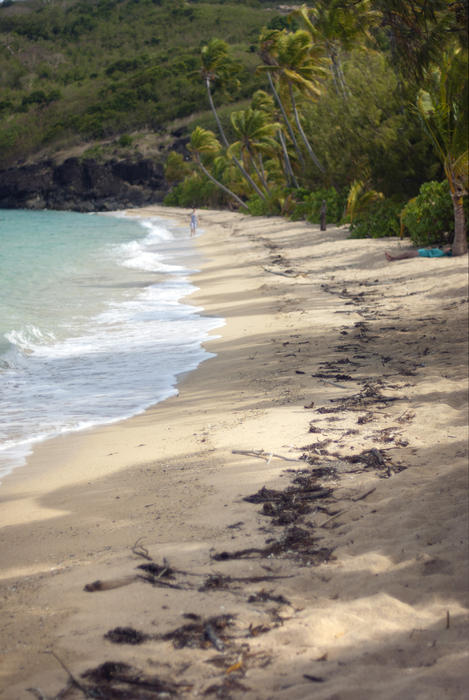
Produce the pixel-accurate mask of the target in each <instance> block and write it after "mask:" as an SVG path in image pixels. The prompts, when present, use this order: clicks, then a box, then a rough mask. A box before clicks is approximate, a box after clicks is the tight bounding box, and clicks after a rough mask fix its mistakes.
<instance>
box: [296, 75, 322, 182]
mask: <svg viewBox="0 0 469 700" xmlns="http://www.w3.org/2000/svg"><path fill="white" fill-rule="evenodd" d="M288 89H289V91H290V100H291V106H292V109H293V114H294V116H295V123H296V126H297V128H298V131H299V132H300V134H301V138H302V139H303V143H304V145H305V146H306V150H307V151H308V153H309V155H310V157H311V160H312V161H313V163H314V164H315V166H316V167H317V168H319V170H320V171H321V172H322V173H325V172H326V171H325V169H324V168H323V166H322V165H321V163H320V162H319V160H318V157H317V156H316V154H315V152H314V151H313V149H312V148H311V144H310V142H309V141H308V138H307V136H306V134H305V132H304V131H303V127H302V126H301V122H300V117H299V115H298V110H297V108H296V101H295V96H294V94H293V87H292V84H291V82H290V81H288Z"/></svg>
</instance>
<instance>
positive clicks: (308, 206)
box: [290, 187, 346, 224]
mask: <svg viewBox="0 0 469 700" xmlns="http://www.w3.org/2000/svg"><path fill="white" fill-rule="evenodd" d="M295 196H296V198H297V204H296V206H295V207H294V209H293V212H292V214H291V217H290V218H291V219H292V220H293V221H301V220H303V219H304V220H305V221H309V222H310V223H312V224H318V223H319V222H320V217H321V206H322V202H323V200H325V201H326V205H327V214H326V219H327V221H329V222H334V223H339V222H340V221H341V220H342V218H343V213H344V208H345V201H346V196H345V195H344V194H341V193H338V192H337V190H335V189H334V188H333V187H329V188H328V189H326V188H324V187H323V188H320V189H317V190H315V191H314V192H308V191H307V190H305V189H300V190H296V192H295ZM300 198H301V200H302V201H298V199H300Z"/></svg>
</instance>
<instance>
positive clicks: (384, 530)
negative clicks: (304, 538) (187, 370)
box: [0, 207, 469, 700]
mask: <svg viewBox="0 0 469 700" xmlns="http://www.w3.org/2000/svg"><path fill="white" fill-rule="evenodd" d="M151 213H153V214H155V215H159V216H165V217H167V218H173V219H175V220H181V217H183V218H184V220H185V221H187V222H188V211H181V210H172V209H166V208H165V209H162V208H158V207H154V208H153V207H152V208H151V209H145V210H141V211H137V212H132V214H133V215H137V214H145V215H147V214H151ZM200 226H201V228H202V229H203V230H204V235H203V236H201V237H200V238H199V239H197V240H198V245H199V246H200V250H201V252H202V253H203V255H204V257H205V262H204V264H203V269H202V270H201V272H200V273H199V274H198V276H197V282H196V283H197V285H198V286H199V287H200V290H199V291H198V292H197V293H196V295H195V296H194V303H197V305H201V306H203V307H204V309H205V312H206V313H207V314H214V315H217V316H223V317H224V318H225V319H226V326H225V327H224V328H222V329H221V330H217V331H215V333H214V334H215V335H218V336H220V337H218V338H217V339H214V340H212V341H210V342H209V343H207V344H206V347H207V349H208V350H210V351H211V352H214V353H216V357H215V358H212V359H210V360H208V361H206V362H205V363H203V364H202V365H201V366H200V367H199V368H198V369H197V370H196V371H195V372H193V373H191V374H189V375H188V376H186V377H185V378H184V380H183V381H182V382H181V385H180V394H179V396H178V397H175V398H172V399H170V400H168V401H166V402H164V403H161V404H159V405H157V406H155V407H154V408H153V409H152V410H150V411H147V412H146V413H145V414H143V415H141V416H137V417H136V418H133V419H131V420H128V421H126V422H124V423H119V424H115V425H112V426H106V427H103V428H99V429H96V430H93V431H89V432H83V433H77V434H74V435H68V436H66V437H63V438H60V439H56V440H53V441H50V442H47V443H44V444H43V445H41V446H40V447H38V448H37V449H36V451H35V453H34V455H33V456H32V457H31V459H30V460H29V462H28V464H27V466H25V467H23V468H21V469H18V470H16V471H15V472H14V473H13V474H12V475H10V476H9V477H8V478H6V479H5V480H4V482H3V483H2V485H1V486H0V501H1V509H0V522H1V525H2V530H1V554H0V556H1V562H2V567H1V581H0V595H1V600H2V616H1V650H2V661H1V672H0V687H1V688H2V691H1V692H0V698H2V700H23V699H26V698H31V697H33V694H32V693H31V692H29V691H28V690H27V689H28V688H36V689H39V690H37V691H35V693H36V696H37V697H41V695H37V693H39V692H40V693H42V696H43V697H46V698H53V697H55V695H56V694H57V693H58V692H59V691H60V689H61V688H64V687H65V685H66V684H67V680H68V674H67V671H66V670H65V669H64V668H63V667H62V666H61V665H60V663H59V661H58V660H57V658H56V657H58V658H59V659H60V660H61V661H62V663H63V664H65V666H66V667H67V668H68V669H69V671H70V672H71V673H72V674H73V675H74V677H75V678H76V679H78V682H80V683H83V684H85V683H87V682H88V683H89V682H90V681H89V680H88V681H86V680H85V679H84V678H82V677H81V674H82V673H83V672H84V671H85V670H86V669H90V668H95V667H97V666H98V665H99V664H102V663H103V662H105V661H113V662H116V661H124V662H125V663H127V664H131V665H133V666H134V667H136V668H138V669H140V670H141V671H142V672H144V673H146V674H151V675H155V674H156V675H158V677H160V678H162V679H166V680H171V681H173V682H179V683H182V684H184V685H183V687H181V688H180V689H179V690H178V691H177V693H176V696H177V697H188V698H191V697H200V696H201V695H203V693H204V691H206V690H207V689H209V688H211V687H215V688H218V690H217V691H216V692H218V695H216V694H212V695H209V696H208V697H224V698H229V697H233V698H247V699H248V700H267V699H270V698H275V699H281V698H282V699H283V698H285V699H288V700H295V699H300V698H310V697H314V698H317V699H318V700H322V699H324V700H325V699H328V700H332V699H333V698H334V699H337V700H352V699H357V700H362V699H363V698H368V697H369V698H380V699H381V698H384V699H387V698H389V699H391V698H392V699H394V698H399V700H402V699H409V700H416V699H420V698H421V699H422V700H432V699H435V700H441V699H442V698H444V699H447V698H454V699H455V700H456V699H458V700H460V698H462V697H464V693H465V692H466V691H464V688H467V685H468V682H469V678H468V676H469V673H468V668H469V664H468V644H467V642H468V628H469V624H468V597H467V582H468V580H469V577H468V549H467V533H468V522H469V519H468V500H467V437H468V434H467V417H468V414H467V388H468V387H467V308H468V307H467V257H464V258H454V259H451V258H450V259H435V260H432V259H425V260H424V259H418V258H417V259H412V260H404V261H401V262H394V263H391V264H389V263H387V262H386V261H385V259H384V255H383V253H384V250H385V249H388V248H395V247H396V246H397V245H399V243H398V241H384V240H376V241H374V240H373V241H371V240H366V241H355V240H349V239H348V238H347V230H346V229H344V228H339V229H337V228H329V229H328V230H327V231H326V232H320V231H319V230H318V228H317V227H315V226H310V225H306V224H304V223H290V222H287V221H285V220H283V219H279V218H271V219H265V218H259V219H255V218H250V217H246V216H243V215H240V214H232V213H227V212H205V211H202V212H200ZM279 256H281V257H279ZM289 271H291V272H289ZM279 273H280V274H279ZM357 324H358V325H357ZM324 362H329V363H333V364H332V365H329V366H327V365H324V364H321V363H324ZM321 374H322V375H323V376H315V375H321ZM324 375H325V376H324ZM344 375H345V376H344ZM347 376H348V377H351V379H350V378H348V377H347ZM360 392H362V393H361V396H362V403H361V404H357V399H356V398H355V401H353V400H352V401H350V400H349V401H347V397H352V396H355V397H357V395H358V394H359V393H360ZM366 394H367V396H366ZM380 395H381V397H385V399H386V398H387V399H390V398H392V399H395V400H393V401H389V400H388V401H386V400H383V399H382V398H381V400H380V399H379V396H380ZM312 402H314V406H312V407H311V408H305V406H311V404H312ZM331 408H336V409H338V410H336V411H334V412H321V409H325V410H326V411H327V409H331ZM310 426H312V430H313V431H314V432H309V431H310ZM305 448H308V449H305ZM255 450H263V451H265V453H267V455H271V454H272V456H271V457H268V458H267V459H263V458H262V456H256V455H255V454H251V455H250V454H246V453H249V452H253V451H255ZM369 450H375V452H373V453H371V456H370V459H373V457H374V458H375V460H376V459H378V462H379V460H384V464H383V465H381V466H380V465H379V463H378V467H377V468H372V467H371V466H370V467H369V468H366V465H365V464H364V463H363V461H356V462H350V461H346V460H344V459H343V458H344V457H346V456H349V457H350V456H352V455H355V456H358V455H360V454H362V453H363V452H364V451H369ZM302 454H303V455H307V456H309V458H310V461H311V462H312V465H309V464H308V463H306V462H290V461H286V460H295V459H298V458H299V457H300V456H301V455H302ZM278 455H280V457H279V456H278ZM322 467H335V469H336V471H335V472H334V473H333V474H332V476H329V478H328V477H327V476H323V477H322V479H320V483H321V484H322V487H323V488H331V489H333V491H332V495H331V496H329V498H324V499H315V500H312V501H311V502H310V503H311V505H312V508H313V509H312V511H311V512H310V513H307V514H305V515H303V516H301V517H300V519H299V520H297V521H296V522H295V523H294V525H296V527H298V528H301V529H302V531H304V532H306V533H307V534H309V536H313V535H314V537H317V538H318V539H317V541H316V542H315V543H313V544H310V545H308V547H307V550H308V552H309V553H308V552H307V553H305V554H304V556H299V555H298V553H295V552H294V551H293V550H291V551H290V550H289V549H288V547H287V548H286V549H285V548H284V549H283V550H282V551H280V552H279V553H277V554H273V555H270V556H269V557H262V556H259V555H258V554H257V555H256V554H255V553H253V554H252V555H251V556H248V557H244V558H240V559H234V560H228V561H216V560H214V559H213V558H212V555H214V554H216V553H220V552H222V551H228V552H233V551H235V550H241V549H247V548H257V549H262V548H265V547H267V546H268V545H269V544H272V541H274V540H279V541H280V540H281V539H282V537H284V536H285V534H286V532H287V530H288V528H289V527H292V526H293V523H291V524H290V525H288V524H287V525H274V524H273V522H272V518H271V517H268V516H266V515H263V514H262V508H263V504H262V503H261V504H253V503H249V502H246V501H244V500H242V499H243V497H245V496H248V495H251V494H254V493H255V492H257V491H258V490H259V489H260V488H262V487H263V486H266V487H267V488H270V489H277V490H284V489H286V488H287V487H288V486H290V485H292V483H293V482H292V479H293V478H294V477H295V473H294V472H293V471H292V470H298V469H302V470H309V471H311V469H320V468H322ZM286 470H290V471H289V472H288V471H286ZM385 477H386V478H385ZM318 483H319V482H318ZM318 505H319V506H320V509H319V510H318V509H317V506H318ZM290 515H291V517H293V516H295V512H294V511H293V515H292V513H291V512H290ZM296 515H298V513H297V512H296ZM312 523H313V524H314V527H311V524H312ZM232 525H235V526H236V527H230V526H232ZM137 541H138V542H139V543H140V544H141V546H142V547H144V548H145V549H139V548H137V549H136V550H134V551H132V546H133V545H134V544H135V543H136V542H137ZM292 546H294V545H292ZM320 548H326V549H329V550H332V558H331V559H330V560H329V561H325V562H324V563H322V564H319V565H315V564H317V563H318V562H319V561H321V559H324V556H323V555H322V556H321V555H320V554H316V555H315V551H317V550H318V549H320ZM146 552H147V553H148V556H150V557H151V558H152V559H153V560H154V562H155V563H157V564H159V565H161V564H162V563H163V559H164V558H166V559H167V560H168V562H169V564H170V565H171V566H172V567H173V568H176V569H178V570H181V571H184V572H187V574H190V575H182V574H177V575H176V576H175V578H174V579H167V581H168V582H172V583H173V584H176V585H181V586H182V588H177V589H176V588H169V587H163V586H161V585H153V586H152V585H150V584H149V583H147V582H144V581H142V580H141V579H134V578H132V577H134V576H135V574H136V573H142V571H141V570H139V569H137V568H136V567H137V566H139V565H141V564H145V563H148V561H147V559H145V558H144V557H143V556H142V554H145V553H146ZM195 574H197V575H195ZM209 574H212V575H213V574H222V575H224V576H228V575H229V576H231V577H238V578H252V577H261V576H265V577H268V576H270V577H273V576H276V577H281V578H271V579H270V580H266V581H258V582H244V583H243V582H232V583H231V585H230V586H229V587H227V588H212V589H209V590H205V591H199V590H198V588H199V587H200V586H201V585H202V583H203V582H204V581H206V580H207V576H208V575H209ZM122 577H124V579H125V577H130V579H125V580H124V582H126V581H128V580H131V581H132V582H131V583H129V584H128V585H124V586H119V587H116V588H111V589H109V590H104V591H99V592H93V593H90V592H85V591H84V590H83V588H84V586H85V585H86V584H89V583H90V582H92V581H95V580H97V579H99V580H101V581H106V582H111V584H112V582H115V581H116V579H121V578H122ZM262 591H263V594H262V595H261V596H259V595H258V596H257V599H255V600H254V602H249V598H250V596H252V595H253V594H255V593H259V592H262ZM269 596H270V599H269ZM280 596H283V597H284V598H285V599H286V600H288V601H289V603H286V602H283V603H282V602H281V601H282V599H281V598H280ZM262 597H264V598H267V599H266V600H262V599H261V598H262ZM188 613H191V614H197V615H199V616H201V617H202V627H203V624H204V622H205V621H206V618H207V617H210V616H219V615H221V614H230V615H233V616H234V618H233V624H232V625H231V626H229V627H227V628H226V629H225V630H223V631H222V630H220V631H219V632H218V634H219V637H220V640H222V638H224V649H223V650H217V649H216V648H215V647H214V645H213V643H211V642H210V640H207V641H206V645H205V647H206V648H191V647H186V648H183V649H175V648H174V647H173V645H172V644H171V642H170V641H164V640H161V639H155V638H154V639H150V640H147V641H146V642H145V643H143V644H141V645H123V644H113V643H112V642H110V641H109V640H107V639H104V637H103V635H104V634H105V633H106V632H108V631H109V630H111V629H114V628H115V627H118V626H130V627H132V628H134V629H136V630H139V631H141V632H144V633H145V634H147V635H153V636H156V635H161V634H163V633H165V632H168V631H170V630H173V629H175V628H177V627H180V626H182V625H184V624H188V623H189V622H191V620H190V619H188V618H185V617H183V615H184V614H188ZM50 651H53V652H54V654H55V655H56V656H54V655H53V654H51V653H47V652H50ZM215 658H216V659H218V661H217V662H213V660H214V659H215ZM122 687H125V688H127V690H126V691H125V693H126V694H125V695H124V697H127V698H134V697H135V698H136V697H139V696H138V695H137V692H141V691H138V690H137V686H135V685H133V686H132V685H127V686H122ZM220 688H221V689H220ZM146 692H147V693H149V690H148V689H147V691H146ZM213 692H214V693H215V690H214V691H213ZM147 696H148V697H158V695H156V694H153V695H147ZM147 696H145V697H147ZM66 697H67V698H82V697H83V693H82V691H81V690H79V689H78V688H75V689H73V688H72V689H71V690H70V691H69V692H68V694H67V695H66ZM104 697H107V696H104ZM109 697H111V696H109ZM142 697H143V696H142ZM167 697H168V696H167Z"/></svg>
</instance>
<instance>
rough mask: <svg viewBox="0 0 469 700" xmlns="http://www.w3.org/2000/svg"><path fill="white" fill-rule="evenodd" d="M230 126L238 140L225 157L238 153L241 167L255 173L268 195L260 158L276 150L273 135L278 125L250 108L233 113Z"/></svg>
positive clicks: (276, 145) (263, 113)
mask: <svg viewBox="0 0 469 700" xmlns="http://www.w3.org/2000/svg"><path fill="white" fill-rule="evenodd" d="M231 125H232V127H233V131H234V133H235V134H236V136H237V137H238V140H237V141H235V142H234V143H233V144H232V145H231V146H230V147H229V149H228V151H227V155H228V156H231V155H232V154H233V153H239V154H240V156H241V159H242V161H243V166H244V167H245V168H246V170H249V169H250V168H252V169H253V170H254V171H255V173H256V175H257V177H258V179H259V181H260V182H261V183H262V185H263V187H264V189H265V191H266V193H269V186H268V184H267V178H266V173H265V168H264V164H263V161H262V156H263V155H265V154H270V153H273V152H275V151H276V150H277V148H278V146H279V144H278V141H276V139H275V134H276V132H277V129H278V127H279V125H278V124H276V123H275V122H272V121H270V119H269V117H268V115H267V113H266V112H265V111H263V110H260V109H251V108H249V109H243V110H240V111H237V112H233V113H232V114H231Z"/></svg>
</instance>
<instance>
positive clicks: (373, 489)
mask: <svg viewBox="0 0 469 700" xmlns="http://www.w3.org/2000/svg"><path fill="white" fill-rule="evenodd" d="M374 491H376V488H372V489H370V490H369V491H367V492H366V493H364V494H363V495H362V496H357V498H352V501H353V502H354V503H356V502H357V501H363V499H364V498H366V497H367V496H370V495H371V494H372V493H373V492H374Z"/></svg>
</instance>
